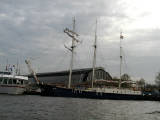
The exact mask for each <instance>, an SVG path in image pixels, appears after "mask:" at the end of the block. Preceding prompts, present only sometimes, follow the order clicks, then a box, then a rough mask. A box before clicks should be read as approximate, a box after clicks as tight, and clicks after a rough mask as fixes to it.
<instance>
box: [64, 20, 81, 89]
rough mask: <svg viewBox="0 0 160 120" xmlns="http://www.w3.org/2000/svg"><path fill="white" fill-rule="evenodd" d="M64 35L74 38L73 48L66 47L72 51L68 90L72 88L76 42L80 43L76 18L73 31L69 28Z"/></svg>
mask: <svg viewBox="0 0 160 120" xmlns="http://www.w3.org/2000/svg"><path fill="white" fill-rule="evenodd" d="M64 33H66V34H67V35H68V36H69V37H71V38H72V46H71V48H68V47H66V46H65V48H67V49H68V50H70V51H71V53H72V54H71V62H70V71H69V80H68V88H71V80H72V68H73V58H74V56H73V55H74V48H75V47H76V46H75V42H79V41H78V40H77V39H76V37H77V36H79V35H78V34H77V33H75V18H73V30H69V29H68V28H66V29H65V30H64Z"/></svg>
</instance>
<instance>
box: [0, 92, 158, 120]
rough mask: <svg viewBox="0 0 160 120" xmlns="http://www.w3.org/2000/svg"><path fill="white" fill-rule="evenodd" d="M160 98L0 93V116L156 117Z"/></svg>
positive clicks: (71, 119) (35, 119) (68, 119)
mask: <svg viewBox="0 0 160 120" xmlns="http://www.w3.org/2000/svg"><path fill="white" fill-rule="evenodd" d="M159 119H160V102H157V101H122V100H120V101H116V100H95V99H79V98H63V97H42V96H31V95H19V96H12V95H0V120H159Z"/></svg>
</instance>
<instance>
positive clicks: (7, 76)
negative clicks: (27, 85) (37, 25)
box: [0, 73, 28, 80]
mask: <svg viewBox="0 0 160 120" xmlns="http://www.w3.org/2000/svg"><path fill="white" fill-rule="evenodd" d="M0 77H2V78H14V79H21V80H28V77H26V76H22V75H6V74H1V73H0Z"/></svg>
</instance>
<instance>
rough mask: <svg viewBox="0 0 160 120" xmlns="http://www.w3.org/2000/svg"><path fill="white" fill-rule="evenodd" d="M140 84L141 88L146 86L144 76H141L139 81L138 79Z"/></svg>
mask: <svg viewBox="0 0 160 120" xmlns="http://www.w3.org/2000/svg"><path fill="white" fill-rule="evenodd" d="M137 83H138V86H139V87H141V88H144V86H145V80H144V79H143V78H141V79H140V80H139V81H137Z"/></svg>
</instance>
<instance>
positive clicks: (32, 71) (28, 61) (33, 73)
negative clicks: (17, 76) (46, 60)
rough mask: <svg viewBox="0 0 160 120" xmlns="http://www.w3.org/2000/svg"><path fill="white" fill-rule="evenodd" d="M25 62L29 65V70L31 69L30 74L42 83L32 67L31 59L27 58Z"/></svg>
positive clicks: (37, 81)
mask: <svg viewBox="0 0 160 120" xmlns="http://www.w3.org/2000/svg"><path fill="white" fill-rule="evenodd" d="M25 63H26V65H27V67H28V70H29V72H30V74H31V75H33V77H34V80H35V81H36V83H37V84H38V85H39V84H40V80H39V79H38V78H37V75H36V72H35V71H34V70H33V69H32V67H31V62H30V60H25Z"/></svg>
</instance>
